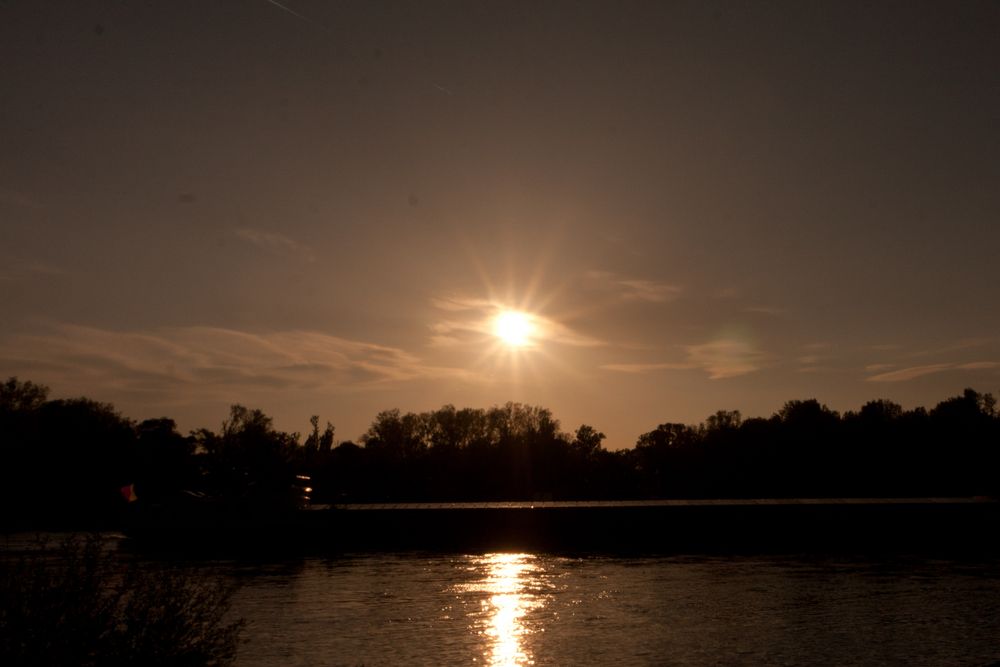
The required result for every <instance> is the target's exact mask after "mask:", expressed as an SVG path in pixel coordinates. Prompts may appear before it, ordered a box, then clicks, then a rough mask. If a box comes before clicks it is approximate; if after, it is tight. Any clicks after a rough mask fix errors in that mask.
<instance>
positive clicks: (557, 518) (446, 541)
mask: <svg viewBox="0 0 1000 667" xmlns="http://www.w3.org/2000/svg"><path fill="white" fill-rule="evenodd" d="M137 519H138V520H137V521H135V522H133V523H132V525H131V526H130V529H129V530H128V531H127V533H128V534H129V536H130V540H129V541H130V542H131V543H133V544H135V545H136V546H137V547H138V548H153V549H157V550H160V549H167V550H177V551H198V550H212V551H222V552H225V553H226V554H227V555H232V556H234V557H254V556H257V555H265V554H273V553H283V554H289V555H306V554H336V553H346V552H363V551H408V550H426V551H440V552H470V551H472V552H478V551H545V552H560V553H607V554H619V553H621V554H624V553H629V554H632V553H635V554H641V553H656V554H684V553H717V554H727V553H734V554H735V553H778V552H785V553H805V552H815V553H839V552H871V553H883V552H885V553H889V552H896V553H899V552H920V553H929V554H937V553H942V554H962V553H998V554H1000V530H998V529H1000V502H997V501H996V500H994V499H990V498H901V499H880V498H874V499H865V498H834V499H752V500H750V499H748V500H707V499H701V500H664V501H648V502H644V501H634V502H630V501H624V502H596V501H595V502H585V501H582V502H544V501H542V502H509V503H398V504H356V505H334V506H319V507H313V508H310V509H304V510H299V511H297V512H295V513H293V514H291V515H286V516H270V517H251V516H231V515H212V514H211V513H202V514H201V515H185V517H183V518H179V517H178V518H172V519H167V518H166V517H165V516H159V517H157V518H156V519H155V520H154V519H146V520H143V519H141V518H139V517H137Z"/></svg>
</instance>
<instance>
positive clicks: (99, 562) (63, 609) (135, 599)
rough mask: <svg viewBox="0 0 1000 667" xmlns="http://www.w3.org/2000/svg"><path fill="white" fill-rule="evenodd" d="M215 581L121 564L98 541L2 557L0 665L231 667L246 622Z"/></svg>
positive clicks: (73, 540)
mask: <svg viewBox="0 0 1000 667" xmlns="http://www.w3.org/2000/svg"><path fill="white" fill-rule="evenodd" d="M232 592H233V589H232V588H231V587H228V586H226V585H225V584H223V583H220V582H219V581H218V580H217V579H215V578H211V577H208V576H202V575H198V574H194V573H192V572H186V573H184V572H178V571H176V570H172V569H168V566H166V565H151V564H149V563H139V562H137V561H128V560H123V557H122V556H121V555H120V554H117V553H115V552H113V551H110V550H108V549H107V547H106V545H104V544H102V542H101V540H100V538H98V537H88V538H85V539H83V538H71V539H69V540H68V541H66V542H64V543H62V544H58V545H45V544H36V545H34V546H33V547H32V548H29V549H28V550H26V551H23V552H22V553H20V554H12V553H8V552H6V551H4V550H0V600H2V601H3V604H2V605H0V664H3V665H6V666H8V667H21V666H28V665H32V666H36V665H37V666H38V667H42V666H45V667H49V666H52V665H77V666H80V667H85V666H87V665H94V666H98V665H100V666H102V667H104V666H118V665H121V666H123V667H124V666H125V665H129V666H131V665H144V666H147V667H155V666H162V667H167V666H170V667H196V666H198V667H200V666H214V665H217V666H221V665H227V664H230V663H231V662H232V661H233V660H234V659H235V657H236V650H237V642H238V639H239V634H240V631H241V629H242V627H243V622H242V620H238V621H232V620H229V619H227V617H226V614H227V612H228V610H229V599H230V596H231V594H232Z"/></svg>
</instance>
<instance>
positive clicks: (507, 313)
mask: <svg viewBox="0 0 1000 667" xmlns="http://www.w3.org/2000/svg"><path fill="white" fill-rule="evenodd" d="M536 328H537V327H536V326H535V322H534V318H533V317H532V316H531V315H529V314H528V313H522V312H521V311H519V310H504V311H501V312H500V313H499V314H498V315H497V316H496V317H495V318H494V319H493V335H495V336H496V337H497V338H499V339H500V340H501V341H502V342H503V343H504V345H506V346H508V347H527V346H528V345H531V343H532V336H534V334H535V331H536Z"/></svg>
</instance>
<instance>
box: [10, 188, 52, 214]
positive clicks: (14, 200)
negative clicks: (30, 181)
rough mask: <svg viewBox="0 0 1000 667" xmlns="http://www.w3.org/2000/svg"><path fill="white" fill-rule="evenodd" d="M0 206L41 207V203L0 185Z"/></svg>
mask: <svg viewBox="0 0 1000 667" xmlns="http://www.w3.org/2000/svg"><path fill="white" fill-rule="evenodd" d="M0 206H7V207H13V208H22V209H37V208H42V204H41V203H40V202H39V201H38V200H36V199H34V198H32V197H29V196H28V195H26V194H23V193H21V192H17V191H16V190H11V189H10V188H4V187H0Z"/></svg>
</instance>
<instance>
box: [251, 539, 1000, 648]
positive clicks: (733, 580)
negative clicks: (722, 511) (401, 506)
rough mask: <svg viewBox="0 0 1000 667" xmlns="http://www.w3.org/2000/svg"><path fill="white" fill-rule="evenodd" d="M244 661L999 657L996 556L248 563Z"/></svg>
mask: <svg viewBox="0 0 1000 667" xmlns="http://www.w3.org/2000/svg"><path fill="white" fill-rule="evenodd" d="M234 567H235V573H236V574H237V576H239V577H240V578H241V579H242V580H243V581H244V584H245V585H244V587H243V588H242V589H241V590H240V592H239V593H238V594H237V597H236V599H235V603H234V612H235V613H237V614H240V615H242V616H244V617H245V618H247V620H248V621H249V626H248V628H247V633H246V637H247V643H246V644H245V645H244V646H243V648H242V650H241V653H240V658H239V661H238V664H239V665H241V666H243V667H265V666H267V667H272V666H277V665H359V664H364V665H367V666H369V667H371V666H372V665H438V664H447V665H498V666H499V665H606V664H616V665H716V664H735V665H843V664H860V665H986V664H989V663H991V662H993V661H996V660H1000V566H998V564H997V563H996V562H994V561H993V560H987V559H980V560H976V559H963V560H952V559H931V558H927V557H905V556H896V557H893V558H891V559H876V558H844V557H840V558H823V557H815V556H801V557H799V556H791V557H789V556H780V557H778V556H769V557H718V558H706V557H667V558H662V557H661V558H603V557H601V558H598V557H588V558H566V557H559V556H553V555H545V554H527V553H518V554H513V553H493V554H478V555H428V554H394V555H359V556H353V557H340V558H330V559H320V558H317V559H307V560H304V561H298V562H295V563H290V564H281V565H271V566H266V567H252V568H251V567H249V566H234Z"/></svg>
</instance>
